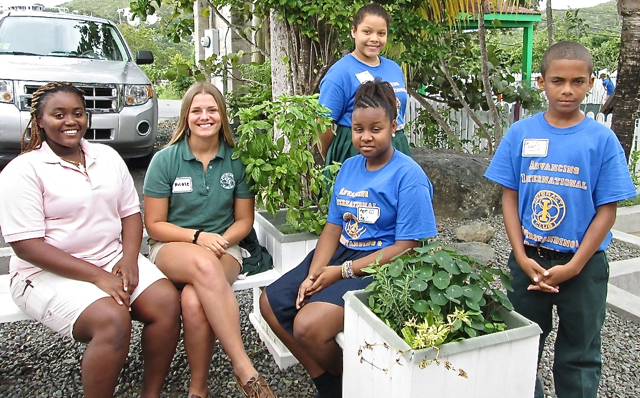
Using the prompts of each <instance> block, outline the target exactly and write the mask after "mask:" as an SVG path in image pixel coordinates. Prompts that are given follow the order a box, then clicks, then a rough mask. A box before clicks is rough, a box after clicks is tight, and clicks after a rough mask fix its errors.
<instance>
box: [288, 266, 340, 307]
mask: <svg viewBox="0 0 640 398" xmlns="http://www.w3.org/2000/svg"><path fill="white" fill-rule="evenodd" d="M339 279H342V266H340V265H327V266H326V267H322V268H320V270H319V271H318V272H315V273H313V274H311V275H309V276H307V277H306V278H305V280H304V281H302V283H301V284H300V287H299V288H298V298H297V299H296V309H298V310H299V309H300V308H302V307H303V306H304V305H305V304H306V303H307V301H308V300H309V297H311V296H313V295H314V294H315V293H318V292H319V291H320V290H322V289H324V288H326V287H328V286H331V285H332V284H334V283H335V282H336V281H338V280H339Z"/></svg>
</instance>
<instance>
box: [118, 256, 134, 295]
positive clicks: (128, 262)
mask: <svg viewBox="0 0 640 398" xmlns="http://www.w3.org/2000/svg"><path fill="white" fill-rule="evenodd" d="M111 273H112V274H114V275H116V276H119V277H120V278H122V288H123V289H124V291H125V292H127V293H129V294H131V292H133V291H134V290H135V288H136V287H137V286H138V258H137V257H136V258H135V259H125V258H124V257H123V258H121V259H120V260H118V262H117V263H116V265H115V266H114V267H113V270H111Z"/></svg>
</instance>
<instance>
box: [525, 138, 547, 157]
mask: <svg viewBox="0 0 640 398" xmlns="http://www.w3.org/2000/svg"><path fill="white" fill-rule="evenodd" d="M548 151H549V140H547V139H532V138H527V139H525V140H524V142H523V143H522V157H525V158H538V157H546V156H547V152H548Z"/></svg>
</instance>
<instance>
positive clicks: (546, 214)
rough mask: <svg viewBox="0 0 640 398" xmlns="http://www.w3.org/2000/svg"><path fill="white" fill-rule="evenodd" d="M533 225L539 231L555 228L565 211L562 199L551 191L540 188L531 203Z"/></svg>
mask: <svg viewBox="0 0 640 398" xmlns="http://www.w3.org/2000/svg"><path fill="white" fill-rule="evenodd" d="M531 207H532V210H533V215H532V216H531V222H532V223H533V226H534V227H536V228H538V229H539V230H541V231H551V230H552V229H554V228H556V227H557V226H558V225H560V223H561V222H562V220H563V219H564V216H565V214H566V212H567V208H566V207H565V204H564V200H562V198H561V197H560V195H558V194H557V193H555V192H553V191H547V190H542V191H540V192H538V193H537V194H536V196H535V197H534V198H533V203H532V205H531Z"/></svg>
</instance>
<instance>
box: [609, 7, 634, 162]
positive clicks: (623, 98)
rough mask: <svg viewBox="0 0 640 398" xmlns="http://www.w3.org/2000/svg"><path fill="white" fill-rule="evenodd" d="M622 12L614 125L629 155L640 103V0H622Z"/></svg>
mask: <svg viewBox="0 0 640 398" xmlns="http://www.w3.org/2000/svg"><path fill="white" fill-rule="evenodd" d="M618 13H619V14H620V16H621V17H622V31H621V33H620V60H619V64H618V81H617V87H616V95H615V99H614V103H613V109H614V110H613V118H612V120H611V129H612V130H613V131H614V132H615V133H616V135H617V136H618V139H619V140H620V143H621V144H622V147H623V148H624V153H625V155H626V157H627V159H629V154H630V153H631V148H632V146H633V136H634V131H635V125H636V119H637V118H638V105H639V104H640V102H639V100H640V98H639V92H640V51H638V43H640V0H618Z"/></svg>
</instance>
